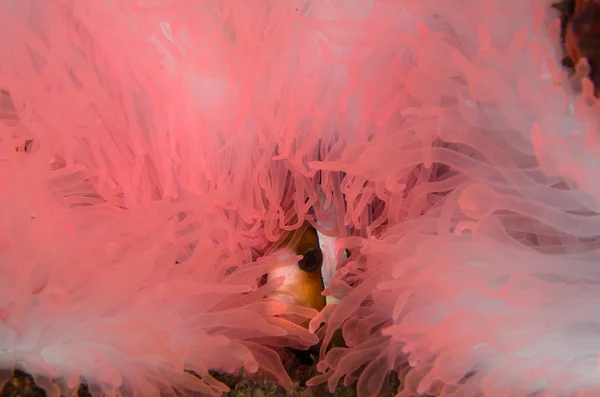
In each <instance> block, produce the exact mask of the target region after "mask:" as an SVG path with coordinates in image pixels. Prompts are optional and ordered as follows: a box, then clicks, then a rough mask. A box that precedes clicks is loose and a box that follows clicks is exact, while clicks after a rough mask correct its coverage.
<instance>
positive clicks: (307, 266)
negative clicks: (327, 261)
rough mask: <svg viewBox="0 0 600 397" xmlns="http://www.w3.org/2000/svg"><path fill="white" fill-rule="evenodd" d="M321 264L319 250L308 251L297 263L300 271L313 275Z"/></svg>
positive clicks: (321, 256)
mask: <svg viewBox="0 0 600 397" xmlns="http://www.w3.org/2000/svg"><path fill="white" fill-rule="evenodd" d="M322 264H323V254H322V253H321V250H316V249H315V250H312V251H308V252H307V253H306V254H304V255H303V256H302V259H300V260H299V261H298V266H300V270H302V271H304V272H308V273H313V272H315V271H317V270H319V268H320V267H321V265H322Z"/></svg>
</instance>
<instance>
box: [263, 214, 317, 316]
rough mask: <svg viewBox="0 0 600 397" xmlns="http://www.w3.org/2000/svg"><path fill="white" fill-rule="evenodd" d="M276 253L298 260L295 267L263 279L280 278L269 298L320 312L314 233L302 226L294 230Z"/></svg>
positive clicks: (273, 273)
mask: <svg viewBox="0 0 600 397" xmlns="http://www.w3.org/2000/svg"><path fill="white" fill-rule="evenodd" d="M276 251H277V252H278V253H280V254H281V253H286V252H287V253H289V254H291V255H300V256H302V258H301V259H300V260H299V261H298V262H297V263H294V264H292V265H286V266H282V267H280V268H277V269H274V270H273V271H271V272H270V273H269V274H268V276H267V279H273V278H276V277H281V276H283V277H284V281H283V284H282V285H281V286H280V287H279V288H277V289H276V290H275V291H273V292H272V293H271V297H273V298H275V299H278V300H280V301H282V302H285V303H288V304H295V305H300V306H304V307H309V308H313V309H315V310H318V311H321V310H322V309H323V308H324V307H325V304H326V298H325V296H323V290H324V284H323V275H322V269H323V263H324V261H323V251H322V250H321V247H320V245H319V235H318V232H317V231H316V230H315V229H314V228H313V227H312V226H311V225H310V224H309V223H308V222H305V223H304V224H303V226H302V227H301V228H299V229H298V230H296V231H294V232H292V233H288V234H287V235H286V236H285V238H284V240H283V241H282V242H281V243H280V244H279V247H278V249H277V250H276Z"/></svg>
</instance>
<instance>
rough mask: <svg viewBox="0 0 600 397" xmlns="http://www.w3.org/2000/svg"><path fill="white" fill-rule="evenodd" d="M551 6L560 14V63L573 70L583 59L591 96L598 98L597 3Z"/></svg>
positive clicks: (585, 0) (572, 0) (577, 0)
mask: <svg viewBox="0 0 600 397" xmlns="http://www.w3.org/2000/svg"><path fill="white" fill-rule="evenodd" d="M554 6H555V7H556V8H558V9H559V10H560V11H561V13H562V25H563V40H564V49H565V55H566V58H565V60H564V61H563V63H565V64H566V65H567V66H569V67H571V68H575V66H576V65H577V64H578V63H579V61H580V60H581V59H582V58H586V59H587V61H588V65H589V68H590V70H589V73H590V76H589V77H590V79H591V80H592V82H593V83H594V85H595V94H596V96H600V69H599V65H598V63H599V62H600V45H599V44H598V43H599V42H600V1H598V0H563V1H561V2H558V3H556V4H555V5H554Z"/></svg>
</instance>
